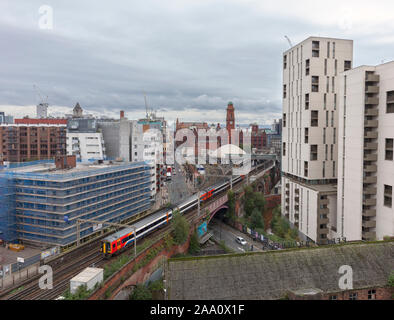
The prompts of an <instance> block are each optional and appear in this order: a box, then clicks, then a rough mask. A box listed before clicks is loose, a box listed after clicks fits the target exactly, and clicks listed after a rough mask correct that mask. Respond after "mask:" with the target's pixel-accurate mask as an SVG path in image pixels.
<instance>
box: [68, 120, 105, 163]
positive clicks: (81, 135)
mask: <svg viewBox="0 0 394 320" xmlns="http://www.w3.org/2000/svg"><path fill="white" fill-rule="evenodd" d="M67 154H68V155H75V156H76V157H77V159H78V160H80V161H87V160H104V159H105V158H106V155H105V146H104V139H103V134H102V133H101V132H99V131H98V125H97V120H96V119H87V118H80V119H69V120H68V124H67Z"/></svg>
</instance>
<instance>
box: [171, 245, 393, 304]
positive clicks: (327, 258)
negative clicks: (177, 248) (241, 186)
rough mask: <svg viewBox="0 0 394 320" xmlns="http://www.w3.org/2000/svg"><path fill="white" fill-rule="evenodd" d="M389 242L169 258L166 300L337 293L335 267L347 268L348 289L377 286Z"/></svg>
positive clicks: (386, 267)
mask: <svg viewBox="0 0 394 320" xmlns="http://www.w3.org/2000/svg"><path fill="white" fill-rule="evenodd" d="M393 255H394V242H393V241H386V242H383V241H380V242H369V243H347V244H343V245H330V246H323V247H318V248H303V249H290V250H278V251H265V252H256V253H253V252H252V253H243V254H229V255H221V256H210V257H194V258H179V259H170V260H169V261H168V271H167V275H168V278H167V279H168V280H167V281H168V285H169V299H170V300H201V299H202V300H227V299H230V300H267V299H281V298H283V297H284V296H285V295H286V294H287V293H288V292H289V291H293V292H303V294H314V293H316V292H321V291H322V292H325V293H330V292H338V291H342V290H341V289H340V288H339V279H340V277H341V276H342V275H341V274H339V272H338V270H339V268H340V267H341V266H343V265H349V266H351V267H352V269H353V287H354V289H361V288H370V287H383V286H386V285H387V281H388V278H389V275H390V273H391V272H392V270H394V259H393Z"/></svg>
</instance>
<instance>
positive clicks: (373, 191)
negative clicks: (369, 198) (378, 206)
mask: <svg viewBox="0 0 394 320" xmlns="http://www.w3.org/2000/svg"><path fill="white" fill-rule="evenodd" d="M363 194H371V195H373V194H376V188H375V187H370V188H365V189H364V190H363Z"/></svg>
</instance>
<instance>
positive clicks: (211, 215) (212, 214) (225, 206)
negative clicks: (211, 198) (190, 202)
mask: <svg viewBox="0 0 394 320" xmlns="http://www.w3.org/2000/svg"><path fill="white" fill-rule="evenodd" d="M222 209H228V206H227V205H225V204H224V205H222V206H220V207H219V208H217V209H216V210H215V211H213V212H212V213H211V214H210V215H209V220H208V224H209V223H210V222H211V220H212V218H213V217H214V216H215V214H216V213H218V212H219V211H220V210H222Z"/></svg>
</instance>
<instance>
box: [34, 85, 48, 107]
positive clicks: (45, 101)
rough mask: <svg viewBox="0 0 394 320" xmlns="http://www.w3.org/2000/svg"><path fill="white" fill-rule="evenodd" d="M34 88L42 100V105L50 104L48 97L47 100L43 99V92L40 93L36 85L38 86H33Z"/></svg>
mask: <svg viewBox="0 0 394 320" xmlns="http://www.w3.org/2000/svg"><path fill="white" fill-rule="evenodd" d="M33 87H34V89H35V90H36V92H37V95H38V97H39V98H40V100H41V101H40V104H48V96H46V97H45V100H44V99H43V96H42V94H41V91H40V88H39V87H38V86H37V85H36V84H33Z"/></svg>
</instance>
